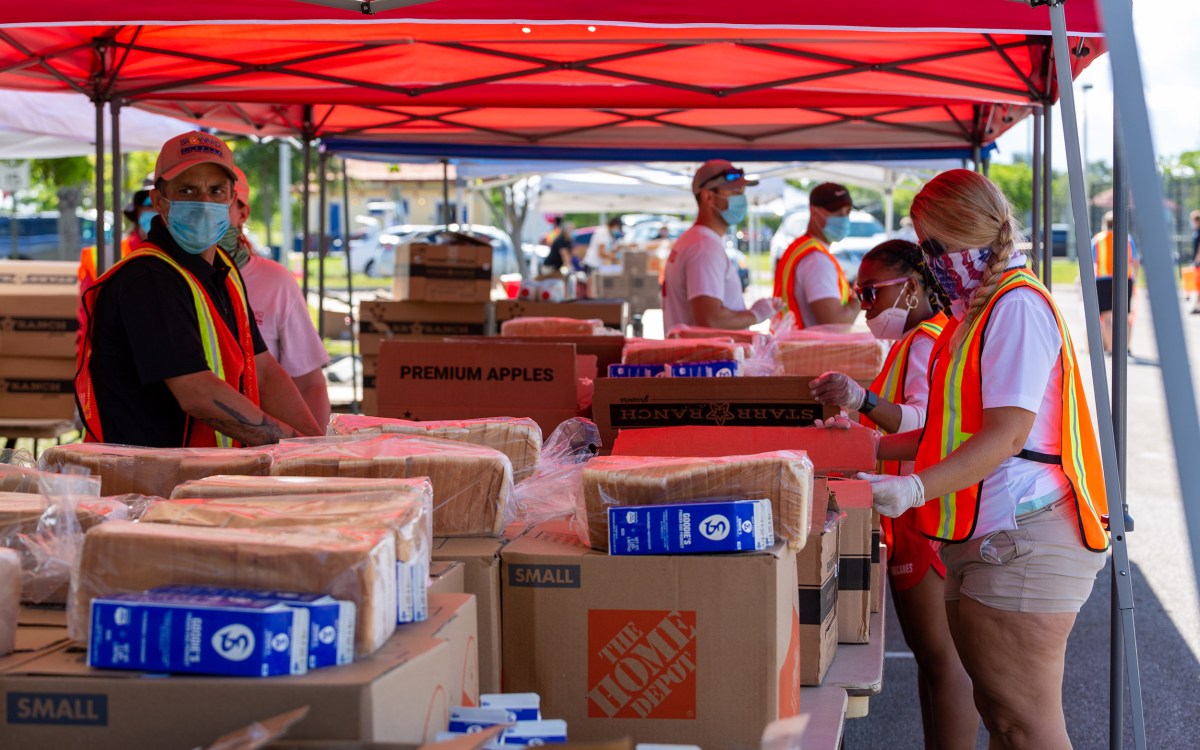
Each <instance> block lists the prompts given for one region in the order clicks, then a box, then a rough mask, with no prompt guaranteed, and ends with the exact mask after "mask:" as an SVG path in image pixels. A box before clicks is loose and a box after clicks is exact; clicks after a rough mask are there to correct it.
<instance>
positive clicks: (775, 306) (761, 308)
mask: <svg viewBox="0 0 1200 750" xmlns="http://www.w3.org/2000/svg"><path fill="white" fill-rule="evenodd" d="M782 309H783V300H781V299H779V298H777V297H764V298H763V299H760V300H758V301H757V302H755V303H754V304H753V305H750V312H752V313H754V317H755V318H756V319H757V320H758V322H759V323H761V322H763V321H764V320H766V319H767V318H769V317H771V316H772V315H774V314H775V313H777V312H779V311H780V310H782Z"/></svg>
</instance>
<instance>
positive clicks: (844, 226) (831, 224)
mask: <svg viewBox="0 0 1200 750" xmlns="http://www.w3.org/2000/svg"><path fill="white" fill-rule="evenodd" d="M822 231H823V234H824V235H825V239H826V240H828V241H829V242H831V243H833V242H840V241H841V240H844V239H846V235H848V234H850V217H849V216H830V217H829V218H828V219H826V220H825V229H824V230H822Z"/></svg>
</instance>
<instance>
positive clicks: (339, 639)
mask: <svg viewBox="0 0 1200 750" xmlns="http://www.w3.org/2000/svg"><path fill="white" fill-rule="evenodd" d="M150 593H153V594H165V595H172V594H174V595H178V596H183V597H201V598H211V599H212V600H213V601H220V600H223V599H224V600H228V599H236V600H238V601H241V600H246V601H267V602H275V603H278V604H283V605H286V606H288V607H302V608H304V609H306V610H308V632H309V638H308V668H309V669H320V668H321V667H332V666H337V665H341V664H349V663H350V662H352V661H354V623H355V614H356V610H355V606H354V602H346V601H340V600H338V599H334V598H333V597H332V596H328V595H323V594H298V593H295V592H292V591H258V590H256V589H227V588H220V587H217V586H179V585H177V586H160V587H159V588H156V589H151V590H150Z"/></svg>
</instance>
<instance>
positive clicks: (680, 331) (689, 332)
mask: <svg viewBox="0 0 1200 750" xmlns="http://www.w3.org/2000/svg"><path fill="white" fill-rule="evenodd" d="M667 338H669V339H713V338H715V339H725V338H727V339H730V340H731V341H734V342H736V343H738V344H752V345H753V344H761V343H762V342H763V341H764V340H766V339H769V338H770V334H766V333H759V332H758V331H751V330H749V329H743V330H726V329H724V328H704V327H701V326H688V325H677V326H674V327H673V328H671V330H670V331H667Z"/></svg>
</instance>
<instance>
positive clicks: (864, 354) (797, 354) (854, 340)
mask: <svg viewBox="0 0 1200 750" xmlns="http://www.w3.org/2000/svg"><path fill="white" fill-rule="evenodd" d="M775 350H776V352H777V354H776V356H777V357H778V358H779V363H780V365H781V366H782V369H783V374H784V375H804V376H808V375H811V376H813V377H816V376H817V375H820V374H822V373H826V372H829V371H831V370H832V371H835V372H841V373H845V374H846V375H849V376H850V377H851V378H853V379H855V380H864V381H871V380H874V379H875V377H876V376H877V375H879V372H880V371H881V370H882V369H883V361H884V359H885V358H886V356H887V349H886V345H885V344H884V343H883V342H881V341H880V340H879V339H877V338H875V336H874V334H871V333H840V332H835V331H819V330H812V331H810V330H803V331H796V332H793V333H789V334H787V335H786V336H783V337H780V338H779V339H777V340H776V342H775Z"/></svg>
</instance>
